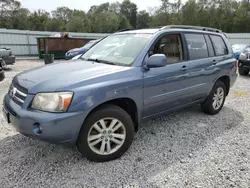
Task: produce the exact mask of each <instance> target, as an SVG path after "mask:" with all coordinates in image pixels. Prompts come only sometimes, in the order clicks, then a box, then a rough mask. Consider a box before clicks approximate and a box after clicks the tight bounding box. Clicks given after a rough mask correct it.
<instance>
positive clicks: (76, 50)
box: [67, 48, 87, 53]
mask: <svg viewBox="0 0 250 188" xmlns="http://www.w3.org/2000/svg"><path fill="white" fill-rule="evenodd" d="M86 50H87V49H86V48H74V49H72V50H69V51H68V52H67V53H72V52H84V51H86Z"/></svg>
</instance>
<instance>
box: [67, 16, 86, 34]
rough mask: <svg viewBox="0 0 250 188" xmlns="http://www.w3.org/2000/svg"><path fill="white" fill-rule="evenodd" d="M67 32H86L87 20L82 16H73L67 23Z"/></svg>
mask: <svg viewBox="0 0 250 188" xmlns="http://www.w3.org/2000/svg"><path fill="white" fill-rule="evenodd" d="M66 29H67V31H71V32H86V31H87V28H86V25H85V18H84V17H81V16H73V17H72V18H71V20H70V21H69V22H68V23H67V26H66Z"/></svg>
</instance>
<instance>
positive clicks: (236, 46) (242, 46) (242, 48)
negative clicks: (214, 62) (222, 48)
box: [232, 44, 247, 52]
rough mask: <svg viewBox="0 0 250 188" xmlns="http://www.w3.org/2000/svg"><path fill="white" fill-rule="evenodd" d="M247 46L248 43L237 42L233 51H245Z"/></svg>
mask: <svg viewBox="0 0 250 188" xmlns="http://www.w3.org/2000/svg"><path fill="white" fill-rule="evenodd" d="M246 47H247V44H235V45H233V46H232V48H233V51H234V52H235V51H243V50H244V49H245V48H246Z"/></svg>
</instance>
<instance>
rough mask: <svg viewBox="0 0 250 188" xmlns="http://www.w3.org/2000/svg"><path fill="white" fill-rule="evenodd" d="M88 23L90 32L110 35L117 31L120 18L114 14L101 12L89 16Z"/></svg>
mask: <svg viewBox="0 0 250 188" xmlns="http://www.w3.org/2000/svg"><path fill="white" fill-rule="evenodd" d="M90 23H91V32H95V33H96V32H97V33H112V32H114V31H117V30H118V28H119V24H120V18H119V16H118V15H117V14H116V13H114V12H101V13H95V14H93V15H91V18H90Z"/></svg>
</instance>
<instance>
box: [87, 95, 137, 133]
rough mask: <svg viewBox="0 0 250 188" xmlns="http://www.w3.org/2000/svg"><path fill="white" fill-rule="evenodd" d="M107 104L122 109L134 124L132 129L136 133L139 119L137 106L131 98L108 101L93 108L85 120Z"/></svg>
mask: <svg viewBox="0 0 250 188" xmlns="http://www.w3.org/2000/svg"><path fill="white" fill-rule="evenodd" d="M108 104H113V105H116V106H119V107H120V108H122V109H123V110H124V111H126V112H127V113H128V114H129V116H130V117H131V119H132V121H133V122H134V128H135V131H136V132H137V131H138V125H139V122H140V117H139V111H138V106H137V104H136V103H135V101H134V100H133V99H131V98H126V97H123V98H116V99H112V100H109V101H105V102H103V103H101V104H99V105H97V106H95V107H94V108H93V109H92V110H91V111H90V112H89V113H88V115H87V116H86V118H85V120H86V119H87V118H88V117H89V115H90V114H92V113H94V112H95V111H96V110H98V109H99V108H101V107H103V106H105V105H108Z"/></svg>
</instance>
